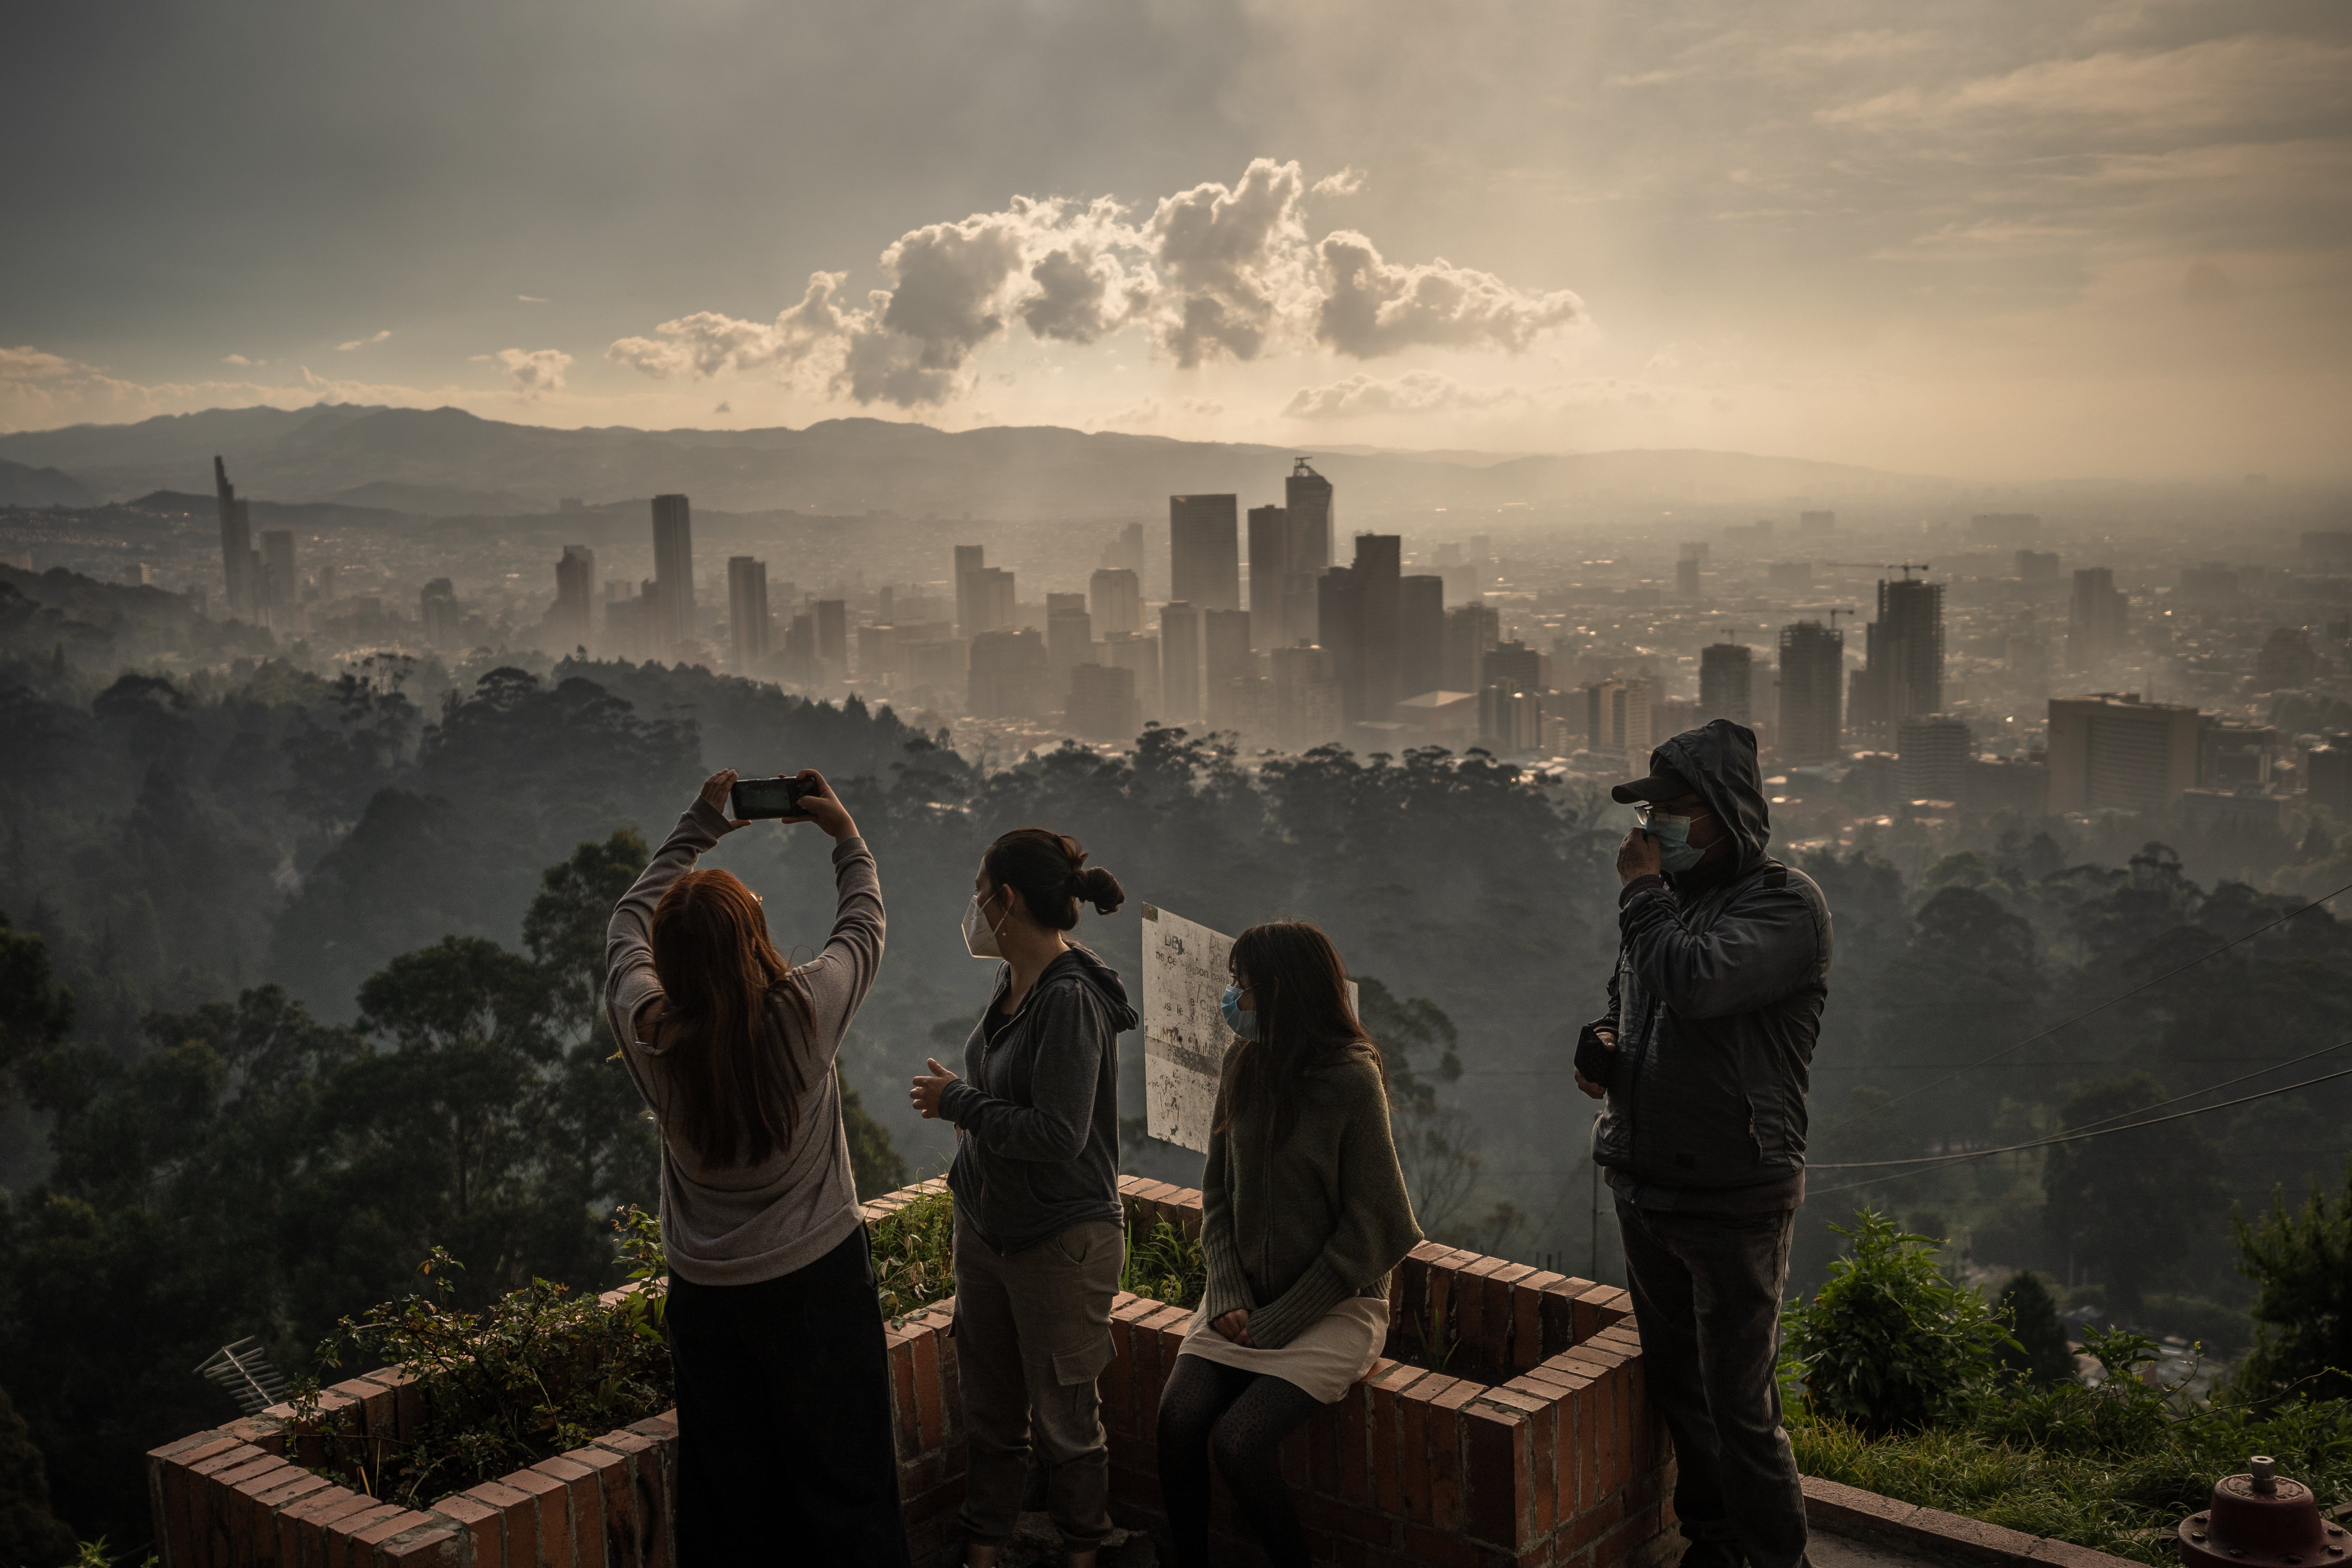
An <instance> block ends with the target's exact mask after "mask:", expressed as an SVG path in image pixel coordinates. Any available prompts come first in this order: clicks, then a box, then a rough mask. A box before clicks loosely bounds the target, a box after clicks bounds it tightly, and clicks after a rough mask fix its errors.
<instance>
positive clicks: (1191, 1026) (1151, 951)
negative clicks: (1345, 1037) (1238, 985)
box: [1143, 904, 1356, 1154]
mask: <svg viewBox="0 0 2352 1568" xmlns="http://www.w3.org/2000/svg"><path fill="white" fill-rule="evenodd" d="M1233 951H1234V939H1233V938H1231V937H1229V936H1227V935H1225V934H1224V932H1223V931H1211V930H1210V929H1209V928H1208V927H1207V926H1204V925H1202V924H1201V923H1200V922H1199V921H1188V920H1186V919H1184V918H1183V917H1182V916H1181V915H1171V914H1170V913H1169V912H1168V911H1167V910H1163V909H1160V908H1158V907H1157V906H1155V905H1151V904H1146V905H1144V906H1143V1109H1144V1131H1147V1132H1149V1133H1150V1134H1151V1136H1153V1137H1154V1138H1159V1139H1163V1140H1165V1141H1166V1142H1171V1143H1175V1144H1180V1145H1181V1146H1182V1147H1184V1148H1187V1149H1192V1150H1196V1151H1198V1152H1201V1153H1203V1154H1205V1153H1207V1152H1209V1127H1210V1124H1211V1122H1212V1121H1214V1119H1215V1116H1216V1110H1217V1080H1218V1079H1219V1077H1220V1076H1221V1075H1222V1074H1223V1071H1224V1065H1225V1052H1226V1051H1227V1050H1228V1049H1230V1048H1231V1047H1234V1045H1236V1044H1238V1043H1239V1042H1238V1041H1237V1040H1236V1039H1235V1037H1234V1032H1233V1031H1232V1030H1231V1029H1228V1028H1226V1027H1225V1013H1224V1000H1225V987H1226V986H1227V985H1229V984H1233V975H1232V972H1231V971H1230V970H1229V969H1228V968H1227V966H1226V961H1227V959H1229V958H1230V957H1231V956H1232V953H1233ZM1355 1005H1356V983H1355V982H1354V981H1352V980H1350V981H1349V982H1348V1006H1349V1009H1350V1010H1352V1009H1353V1008H1354V1007H1355Z"/></svg>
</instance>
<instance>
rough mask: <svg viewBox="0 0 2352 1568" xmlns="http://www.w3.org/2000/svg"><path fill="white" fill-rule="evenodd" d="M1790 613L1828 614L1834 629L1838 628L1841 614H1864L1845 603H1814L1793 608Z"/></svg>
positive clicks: (1800, 614) (1831, 626)
mask: <svg viewBox="0 0 2352 1568" xmlns="http://www.w3.org/2000/svg"><path fill="white" fill-rule="evenodd" d="M1789 613H1790V615H1792V616H1828V617H1829V618H1830V630H1832V631H1835V630H1837V618H1838V617H1839V616H1858V615H1860V614H1862V612H1861V611H1860V610H1849V609H1847V608H1846V607H1845V606H1844V605H1809V606H1806V607H1804V608H1801V609H1793V610H1790V612H1789Z"/></svg>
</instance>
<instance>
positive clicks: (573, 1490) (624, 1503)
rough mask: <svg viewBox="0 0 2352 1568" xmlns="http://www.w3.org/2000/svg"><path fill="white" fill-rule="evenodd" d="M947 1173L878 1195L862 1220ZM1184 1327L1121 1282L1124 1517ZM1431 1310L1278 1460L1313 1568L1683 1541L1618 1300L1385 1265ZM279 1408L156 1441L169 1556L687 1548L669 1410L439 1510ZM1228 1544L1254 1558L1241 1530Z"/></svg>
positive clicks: (511, 1557)
mask: <svg viewBox="0 0 2352 1568" xmlns="http://www.w3.org/2000/svg"><path fill="white" fill-rule="evenodd" d="M1120 1185H1121V1186H1122V1188H1123V1189H1124V1190H1125V1192H1126V1195H1127V1201H1128V1204H1129V1208H1130V1210H1131V1211H1141V1212H1143V1213H1146V1214H1156V1215H1161V1216H1164V1217H1166V1218H1169V1219H1170V1220H1171V1221H1172V1222H1174V1223H1176V1224H1177V1225H1179V1226H1181V1227H1182V1228H1184V1229H1187V1230H1190V1231H1194V1232H1197V1231H1198V1229H1199V1226H1200V1194H1198V1193H1196V1192H1193V1191H1192V1190H1190V1189H1183V1188H1175V1187H1171V1186H1168V1185H1167V1184H1162V1183H1151V1182H1141V1181H1136V1180H1133V1179H1128V1180H1125V1181H1122V1182H1121V1184H1120ZM937 1188H938V1184H937V1183H936V1182H927V1183H924V1184H921V1185H920V1186H919V1187H915V1188H909V1189H907V1190H906V1191H905V1192H903V1193H894V1194H890V1195H889V1196H887V1197H884V1198H880V1199H877V1200H876V1201H875V1202H874V1203H872V1204H869V1205H866V1213H867V1215H868V1217H869V1218H874V1219H878V1218H880V1217H881V1216H882V1215H885V1214H887V1213H888V1212H890V1211H891V1210H893V1209H896V1208H898V1207H900V1206H902V1205H905V1204H906V1203H908V1202H910V1201H912V1200H913V1199H914V1198H916V1197H918V1196H920V1195H922V1194H925V1193H927V1192H930V1191H936V1190H937ZM615 1294H616V1295H617V1293H615ZM952 1306H953V1304H952V1302H946V1301H942V1302H939V1303H937V1304H935V1305H934V1306H932V1307H931V1308H929V1309H928V1310H925V1311H923V1312H920V1313H918V1314H916V1315H915V1316H913V1317H912V1318H910V1319H908V1321H906V1322H904V1323H903V1324H901V1325H900V1326H899V1327H898V1328H896V1329H892V1330H890V1331H889V1332H888V1340H889V1354H890V1392H891V1399H892V1419H893V1426H894V1428H895V1430H896V1433H897V1436H898V1459H899V1484H900V1489H901V1491H902V1493H903V1496H904V1499H905V1509H906V1520H907V1531H908V1540H909V1542H910V1543H911V1544H912V1546H913V1548H914V1551H915V1559H916V1562H917V1563H919V1564H923V1565H924V1568H932V1565H935V1564H946V1563H953V1562H954V1561H956V1558H957V1548H956V1541H955V1512H956V1509H957V1507H958V1505H959V1504H960V1503H961V1501H962V1498H963V1453H964V1448H963V1430H962V1398H961V1390H960V1388H959V1386H958V1384H957V1382H956V1371H955V1352H954V1342H953V1341H952V1340H951V1339H950V1338H949V1337H948V1325H949V1323H950V1319H951V1314H952ZM1190 1316H1191V1314H1190V1313H1189V1312H1187V1311H1185V1310H1181V1309H1178V1308H1172V1307H1167V1306H1163V1305H1162V1304H1160V1302H1157V1301H1153V1300H1149V1299H1147V1298H1143V1297H1135V1296H1127V1295H1122V1296H1120V1297H1119V1299H1118V1304H1117V1306H1116V1308H1115V1309H1114V1312H1113V1320H1112V1324H1111V1331H1112V1336H1113V1340H1114V1343H1115V1346H1116V1350H1117V1355H1116V1358H1115V1359H1114V1360H1113V1361H1112V1363H1111V1364H1110V1366H1109V1367H1108V1369H1107V1370H1106V1371H1105V1372H1104V1373H1103V1376H1102V1389H1103V1403H1104V1418H1105V1423H1106V1425H1107V1426H1108V1428H1109V1432H1110V1448H1111V1467H1112V1468H1111V1474H1112V1485H1113V1489H1114V1513H1115V1514H1116V1516H1117V1517H1118V1520H1119V1522H1120V1523H1122V1524H1124V1525H1126V1526H1128V1527H1129V1528H1142V1527H1145V1526H1148V1525H1153V1524H1158V1523H1161V1522H1163V1520H1162V1516H1161V1514H1160V1487H1159V1478H1158V1474H1157V1470H1156V1464H1155V1453H1154V1443H1153V1424H1154V1418H1155V1415H1156V1414H1157V1411H1158V1409H1159V1402H1160V1383H1161V1380H1162V1379H1163V1378H1164V1377H1165V1375H1166V1373H1167V1368H1168V1366H1169V1364H1170V1363H1171V1362H1172V1361H1173V1359H1174V1357H1175V1354H1176V1350H1177V1346H1178V1344H1179V1343H1180V1342H1181V1340H1182V1337H1183V1330H1184V1325H1185V1323H1186V1322H1187V1321H1188V1320H1189V1318H1190ZM1424 1316H1426V1317H1428V1318H1431V1319H1433V1320H1434V1321H1440V1322H1445V1323H1449V1324H1450V1325H1451V1328H1452V1331H1453V1334H1454V1339H1455V1341H1456V1342H1457V1348H1456V1349H1455V1350H1454V1352H1453V1354H1452V1355H1451V1357H1450V1358H1449V1359H1448V1362H1447V1365H1446V1367H1445V1370H1444V1371H1443V1372H1428V1371H1423V1370H1422V1369H1420V1368H1418V1367H1415V1366H1412V1365H1409V1364H1406V1363H1404V1362H1402V1361H1401V1360H1389V1359H1383V1360H1382V1361H1381V1363H1380V1364H1379V1365H1378V1366H1376V1367H1375V1368H1374V1369H1373V1373H1372V1375H1371V1376H1370V1377H1368V1378H1366V1379H1365V1380H1364V1381H1363V1382H1361V1383H1360V1384H1357V1385H1356V1386H1355V1387H1354V1388H1353V1389H1351V1390H1349V1394H1348V1396H1347V1397H1346V1398H1345V1399H1343V1400H1341V1401H1340V1402H1339V1404H1338V1405H1332V1406H1328V1407H1327V1408H1325V1409H1324V1410H1322V1411H1320V1412H1318V1414H1317V1415H1316V1416H1315V1418H1314V1419H1313V1420H1311V1421H1310V1422H1309V1423H1308V1424H1307V1427H1306V1428H1305V1429H1304V1430H1303V1431H1301V1432H1300V1433H1298V1434H1297V1436H1294V1437H1293V1438H1292V1440H1291V1441H1290V1442H1289V1443H1288V1444H1286V1446H1285V1447H1284V1449H1283V1470H1284V1474H1285V1475H1286V1477H1287V1478H1288V1479H1289V1480H1290V1482H1291V1485H1292V1487H1293V1489H1294V1490H1295V1492H1296V1493H1297V1498H1298V1503H1299V1510H1300V1512H1301V1514H1302V1516H1303V1517H1304V1518H1305V1519H1306V1521H1307V1525H1308V1527H1309V1530H1310V1531H1311V1532H1312V1536H1313V1540H1314V1545H1315V1549H1316V1552H1317V1555H1318V1558H1328V1559H1329V1560H1331V1561H1334V1562H1339V1563H1349V1564H1366V1565H1378V1564H1402V1563H1438V1564H1447V1565H1453V1564H1461V1565H1465V1568H1467V1565H1473V1564H1475V1565H1481V1568H1483V1565H1486V1564H1497V1565H1499V1564H1505V1563H1512V1564H1528V1565H1530V1568H1533V1565H1538V1564H1549V1565H1557V1568H1571V1565H1572V1568H1609V1565H1612V1564H1618V1563H1631V1564H1634V1565H1636V1568H1646V1564H1647V1563H1650V1562H1651V1561H1653V1560H1654V1559H1655V1558H1656V1557H1658V1556H1660V1555H1662V1554H1663V1553H1664V1552H1666V1551H1668V1550H1670V1549H1671V1547H1672V1546H1673V1544H1674V1538H1673V1537H1672V1536H1670V1535H1668V1534H1667V1533H1666V1530H1667V1527H1668V1525H1670V1524H1671V1522H1672V1520H1671V1509H1670V1507H1669V1504H1668V1501H1667V1494H1668V1493H1669V1492H1670V1491H1671V1489H1672V1487H1671V1474H1672V1470H1671V1463H1672V1462H1671V1460H1670V1458H1668V1455H1667V1446H1666V1441H1665V1437H1664V1432H1663V1430H1662V1429H1661V1428H1660V1427H1659V1426H1658V1425H1657V1424H1656V1423H1655V1422H1654V1420H1653V1419H1652V1418H1651V1416H1650V1415H1649V1411H1648V1407H1647V1405H1646V1402H1645V1400H1644V1398H1643V1389H1642V1362H1641V1350H1640V1345H1639V1343H1638V1342H1637V1341H1636V1340H1635V1338H1634V1335H1633V1325H1632V1323H1631V1321H1629V1320H1628V1318H1627V1311H1626V1301H1625V1296H1624V1292H1623V1291H1622V1290H1617V1289H1611V1288H1608V1287H1602V1286H1594V1285H1592V1284H1591V1283H1590V1282H1589V1281H1586V1280H1581V1279H1564V1278H1562V1277H1561V1276H1559V1275H1557V1274H1548V1273H1539V1272H1538V1271H1537V1270H1535V1269H1532V1268H1528V1266H1527V1265H1525V1264H1518V1263H1510V1262H1507V1261H1505V1260H1504V1259H1501V1258H1481V1257H1477V1256H1475V1255H1474V1254H1470V1253H1465V1252H1456V1251H1453V1250H1450V1249H1448V1248H1445V1247H1440V1246H1437V1245H1435V1244H1429V1245H1424V1246H1423V1247H1418V1248H1416V1249H1415V1250H1414V1252H1413V1254H1412V1257H1411V1258H1408V1259H1406V1261H1405V1262H1404V1263H1403V1265H1402V1266H1401V1267H1400V1268H1398V1270H1397V1272H1396V1275H1395V1276H1394V1278H1393V1279H1392V1280H1391V1328H1390V1333H1389V1347H1388V1348H1389V1350H1390V1351H1391V1352H1394V1353H1397V1354H1405V1353H1411V1352H1412V1351H1414V1350H1415V1349H1417V1348H1418V1343H1419V1334H1418V1331H1417V1330H1416V1328H1415V1327H1414V1326H1413V1325H1414V1323H1415V1322H1416V1321H1417V1320H1420V1319H1422V1318H1423V1317H1424ZM329 1401H330V1405H331V1407H334V1408H344V1409H351V1410H352V1412H353V1415H354V1420H353V1423H352V1426H353V1430H352V1432H351V1433H350V1434H349V1435H347V1436H345V1437H343V1438H342V1439H341V1440H342V1441H346V1442H358V1443H365V1442H367V1441H369V1440H370V1439H371V1438H376V1439H381V1438H383V1437H384V1436H397V1435H400V1434H401V1433H402V1432H403V1431H404V1429H405V1428H406V1426H408V1424H409V1423H411V1422H413V1420H414V1419H415V1412H416V1408H417V1402H416V1399H415V1390H414V1387H413V1385H412V1384H410V1383H409V1380H408V1379H407V1378H406V1376H405V1375H404V1374H403V1373H400V1372H398V1371H397V1370H396V1369H389V1368H387V1369H385V1370H383V1371H380V1372H375V1373H368V1374H367V1375H365V1376H363V1377H357V1378H352V1379H351V1380H349V1381H348V1382H345V1383H341V1384H336V1385H335V1387H334V1388H333V1389H332V1390H331V1391H329ZM288 1415H289V1412H287V1411H286V1410H285V1409H284V1407H283V1406H279V1407H278V1408H276V1409H275V1410H273V1411H270V1412H265V1413H264V1414H263V1415H257V1416H253V1417H249V1418H247V1419H245V1420H242V1421H237V1422H233V1423H231V1424H230V1425H229V1426H226V1427H223V1428H221V1429H219V1430H217V1431H210V1432H199V1433H196V1434H195V1435H194V1436H189V1437H185V1438H183V1439H181V1440H180V1441H179V1442H177V1443H173V1444H167V1445H166V1446H164V1447H161V1448H158V1449H155V1450H154V1451H153V1452H152V1454H150V1455H149V1456H148V1477H149V1494H150V1498H151V1501H152V1507H153V1510H154V1519H155V1534H156V1540H157V1542H158V1543H159V1544H158V1551H159V1552H160V1554H161V1555H162V1557H163V1562H164V1563H165V1565H166V1568H243V1565H245V1564H261V1563H274V1564H281V1565H283V1568H314V1565H316V1568H361V1565H362V1564H366V1565H374V1564H392V1563H418V1564H424V1563H431V1564H447V1565H450V1568H458V1565H473V1568H574V1565H575V1564H576V1565H580V1568H667V1563H669V1562H670V1561H671V1559H672V1552H671V1542H672V1524H673V1520H672V1510H673V1501H674V1499H675V1497H676V1465H677V1414H676V1412H674V1411H673V1412H668V1413H665V1414H664V1415H657V1416H655V1417H653V1418H651V1419H650V1420H646V1421H640V1422H638V1423H636V1424H635V1426H631V1427H629V1428H628V1429H627V1430H625V1431H619V1432H611V1433H607V1434H605V1435H604V1436H602V1437H599V1438H598V1439H596V1441H595V1442H593V1444H590V1445H589V1446H588V1447H584V1448H580V1449H575V1450H573V1451H572V1452H571V1453H569V1454H565V1455H562V1456H560V1457H558V1458H551V1459H548V1460H544V1461H542V1462H541V1463H540V1464H537V1465H534V1466H532V1467H531V1468H529V1469H526V1470H520V1471H517V1472H516V1473H515V1474H513V1475H510V1476H506V1477H502V1478H501V1479H499V1480H497V1481H491V1482H486V1483H485V1484H483V1485H481V1486H478V1487H474V1488H470V1489H467V1491H465V1492H463V1493H460V1494H457V1496H454V1497H450V1498H445V1499H443V1500H441V1501H439V1502H437V1503H436V1504H435V1505H434V1506H433V1508H431V1509H430V1510H423V1511H418V1510H401V1509H396V1508H394V1507H391V1506H389V1505H384V1504H378V1503H376V1502H375V1501H374V1500H373V1499H371V1498H367V1497H365V1496H362V1495H360V1494H358V1493H354V1492H352V1491H350V1490H348V1489H345V1488H342V1487H340V1486H337V1485H335V1484H333V1483H331V1482H330V1481H329V1480H327V1479H325V1478H324V1477H322V1476H320V1475H317V1474H314V1473H313V1472H312V1471H311V1470H310V1468H307V1466H308V1465H309V1464H317V1463H321V1462H323V1460H324V1458H326V1455H325V1451H324V1448H323V1445H322V1439H321V1438H320V1437H319V1436H317V1435H315V1434H310V1435H304V1434H299V1433H297V1432H296V1431H295V1430H294V1429H293V1426H292V1424H291V1423H290V1421H289V1419H288ZM1220 1524H1221V1527H1222V1525H1223V1517H1222V1511H1221V1516H1220ZM1220 1534H1221V1535H1223V1534H1224V1531H1223V1529H1222V1528H1221V1530H1220ZM1220 1557H1221V1560H1230V1561H1234V1562H1243V1563H1246V1562H1253V1561H1255V1560H1256V1553H1255V1552H1254V1551H1253V1550H1252V1549H1250V1548H1249V1547H1248V1546H1247V1545H1246V1544H1245V1543H1244V1542H1241V1541H1238V1540H1234V1539H1233V1538H1231V1537H1230V1536H1227V1537H1225V1539H1223V1541H1222V1542H1221V1546H1220Z"/></svg>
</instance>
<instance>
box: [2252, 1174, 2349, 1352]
mask: <svg viewBox="0 0 2352 1568" xmlns="http://www.w3.org/2000/svg"><path fill="white" fill-rule="evenodd" d="M2231 1225H2232V1226H2234V1227H2235V1228H2236V1230H2237V1236H2238V1271H2239V1272H2240V1273H2242V1274H2243V1275H2245V1276H2246V1277H2247V1278H2248V1279H2252V1280H2253V1281H2254V1311H2253V1317H2254V1348H2253V1350H2252V1352H2251V1353H2250V1354H2248V1355H2247V1357H2246V1360H2245V1364H2244V1365H2243V1366H2242V1367H2241V1368H2240V1369H2239V1372H2238V1378H2239V1384H2240V1386H2241V1387H2242V1388H2243V1389H2244V1390H2245V1391H2246V1392H2247V1393H2248V1394H2280V1393H2284V1392H2286V1391H2288V1390H2294V1391H2296V1392H2300V1393H2303V1394H2312V1395H2316V1396H2321V1397H2326V1398H2330V1399H2342V1398H2346V1397H2347V1396H2352V1164H2347V1165H2346V1166H2345V1168H2344V1192H2343V1194H2342V1195H2341V1196H2340V1197H2338V1198H2337V1199H2336V1201H2335V1202H2334V1203H2330V1202H2329V1201H2328V1197H2327V1194H2326V1193H2325V1192H2323V1191H2321V1190H2320V1189H2319V1188H2317V1187H2314V1188H2313V1189H2312V1190H2311V1193H2310V1195H2308V1196H2307V1197H2305V1199H2304V1202H2303V1207H2302V1208H2301V1209H2300V1210H2299V1211H2296V1212H2293V1213H2290V1212H2289V1211H2288V1209H2287V1206H2286V1196H2285V1194H2284V1193H2281V1194H2278V1195H2276V1196H2274V1197H2273V1198H2272V1200H2271V1211H2270V1213H2268V1214H2266V1215H2263V1217H2262V1221H2261V1223H2260V1224H2258V1225H2248V1224H2247V1223H2246V1221H2245V1219H2244V1218H2243V1217H2242V1216H2238V1215H2233V1216H2231Z"/></svg>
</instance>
